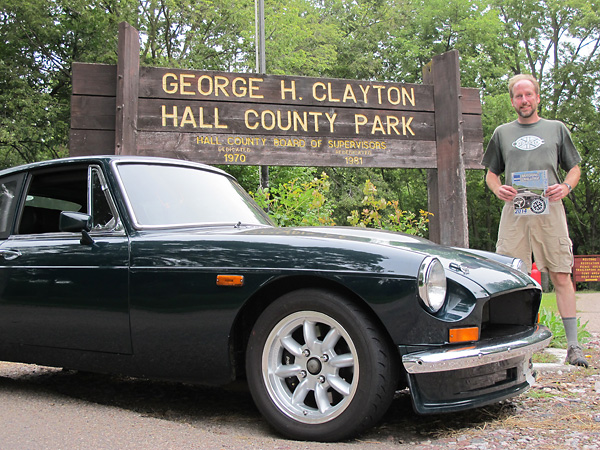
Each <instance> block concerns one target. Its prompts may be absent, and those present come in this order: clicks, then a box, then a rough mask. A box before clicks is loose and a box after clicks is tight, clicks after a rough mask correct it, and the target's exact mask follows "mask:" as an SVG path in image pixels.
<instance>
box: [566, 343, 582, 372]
mask: <svg viewBox="0 0 600 450" xmlns="http://www.w3.org/2000/svg"><path fill="white" fill-rule="evenodd" d="M565 362H566V363H569V364H572V365H574V366H583V367H587V366H588V363H587V361H586V359H585V356H583V351H582V350H581V347H580V346H579V345H570V346H569V349H568V350H567V359H566V360H565Z"/></svg>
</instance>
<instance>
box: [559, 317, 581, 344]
mask: <svg viewBox="0 0 600 450" xmlns="http://www.w3.org/2000/svg"><path fill="white" fill-rule="evenodd" d="M562 321H563V325H564V327H565V335H566V336H567V345H568V346H569V347H570V346H571V345H578V344H579V342H578V341H577V317H563V319H562Z"/></svg>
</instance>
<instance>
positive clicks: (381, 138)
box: [70, 23, 483, 246]
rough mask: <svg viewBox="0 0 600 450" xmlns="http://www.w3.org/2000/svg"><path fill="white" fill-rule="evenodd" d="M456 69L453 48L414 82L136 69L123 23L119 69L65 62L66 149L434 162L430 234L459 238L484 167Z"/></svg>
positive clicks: (319, 161)
mask: <svg viewBox="0 0 600 450" xmlns="http://www.w3.org/2000/svg"><path fill="white" fill-rule="evenodd" d="M458 69H459V67H458V53H457V52H449V53H446V54H443V55H440V56H438V57H436V58H434V59H433V61H432V62H431V63H430V64H429V65H428V66H427V67H426V68H425V69H424V80H425V84H422V85H418V84H401V83H387V82H376V81H357V80H340V79H323V78H309V77H294V76H276V75H265V74H242V73H225V72H212V71H210V72H209V71H198V70H185V69H166V68H156V67H140V66H139V36H138V33H137V31H136V30H135V29H133V28H132V27H131V26H129V25H128V24H126V23H123V24H121V26H120V29H119V62H118V64H117V65H116V66H113V65H101V64H82V63H76V64H74V65H73V96H72V103H71V138H70V153H71V155H72V156H76V155H90V154H127V155H145V156H163V157H172V158H180V159H186V160H192V161H199V162H203V163H207V164H246V165H284V166H329V167H390V168H393V167H395V168H426V169H432V170H433V172H432V174H431V176H430V177H429V179H430V181H429V183H430V184H429V188H430V195H429V197H430V205H429V210H430V212H432V213H434V214H435V215H434V218H435V219H434V221H433V223H432V224H431V228H430V237H431V238H432V240H436V241H438V242H441V243H446V244H450V245H464V246H468V230H467V221H466V187H465V180H464V170H465V169H468V168H480V167H481V166H480V160H481V155H482V151H483V147H482V140H483V133H482V126H481V103H480V100H479V91H478V90H477V89H466V88H461V87H460V77H459V72H458ZM439 204H443V205H444V208H442V209H440V208H438V206H437V205H439ZM445 216H447V217H445ZM439 223H445V224H450V223H453V226H447V227H443V229H442V227H439Z"/></svg>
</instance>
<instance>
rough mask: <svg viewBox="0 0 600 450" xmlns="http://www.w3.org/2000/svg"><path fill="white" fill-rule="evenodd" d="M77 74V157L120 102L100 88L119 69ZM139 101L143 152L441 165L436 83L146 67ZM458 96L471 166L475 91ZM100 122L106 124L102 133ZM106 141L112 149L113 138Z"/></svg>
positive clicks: (287, 161) (235, 159) (208, 159)
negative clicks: (100, 93) (438, 161)
mask: <svg viewBox="0 0 600 450" xmlns="http://www.w3.org/2000/svg"><path fill="white" fill-rule="evenodd" d="M73 71H74V95H73V100H72V136H71V153H72V154H73V150H74V149H77V146H78V144H82V143H83V141H85V142H87V143H88V144H89V143H90V142H96V143H100V142H103V141H102V140H101V139H100V136H96V139H94V138H93V136H91V135H93V134H95V133H97V132H98V131H100V134H104V133H103V132H104V131H110V130H114V120H111V119H114V109H115V104H114V103H112V104H110V102H109V101H107V100H108V99H109V97H104V96H102V97H96V98H95V97H94V91H98V89H99V88H100V87H101V86H106V87H107V91H110V90H111V89H112V90H113V93H114V89H115V87H114V84H115V82H114V80H115V79H116V73H115V71H116V67H114V66H106V65H97V64H75V65H74V69H73ZM103 73H104V74H105V77H104V79H102V78H103V77H102V74H103ZM90 78H91V79H90ZM76 80H79V83H77V84H76V83H75V81H76ZM92 80H93V81H92ZM111 80H112V86H110V87H109V85H110V84H111ZM96 95H97V93H96ZM113 95H114V94H113ZM137 102H138V104H137V136H136V147H137V149H136V152H135V153H136V154H139V155H153V156H167V157H169V156H170V157H175V158H183V159H189V160H196V161H201V162H204V163H208V164H250V165H265V164H266V165H289V166H364V167H421V168H434V167H436V130H435V120H434V97H433V86H432V85H417V84H398V83H385V82H374V81H356V80H340V79H323V78H308V77H290V76H276V75H258V74H239V73H224V72H206V71H195V70H175V69H162V68H153V67H142V68H140V69H139V91H138V100H137ZM461 103H462V107H463V108H462V109H463V119H464V139H465V158H464V161H465V167H466V168H469V167H479V161H480V158H481V141H482V132H481V117H480V111H481V106H480V103H479V92H478V90H476V89H464V88H463V89H462V100H461ZM111 111H112V117H111ZM100 119H104V120H105V126H104V127H100V130H98V128H97V125H98V123H99V120H100ZM94 122H95V123H94ZM94 126H96V131H94ZM103 146H104V147H106V149H107V151H106V152H108V153H115V151H114V149H113V148H112V147H113V146H114V138H112V139H111V138H109V139H108V140H107V141H106V142H103ZM109 146H110V147H109ZM76 153H77V152H76ZM83 153H84V154H85V153H86V152H85V150H84V151H83Z"/></svg>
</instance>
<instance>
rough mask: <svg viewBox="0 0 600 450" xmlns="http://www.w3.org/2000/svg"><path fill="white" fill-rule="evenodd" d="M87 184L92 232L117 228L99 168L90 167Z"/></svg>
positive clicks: (107, 191) (109, 198)
mask: <svg viewBox="0 0 600 450" xmlns="http://www.w3.org/2000/svg"><path fill="white" fill-rule="evenodd" d="M89 182H90V200H89V204H90V211H89V213H90V215H91V216H92V231H99V230H114V229H115V228H117V226H118V220H117V215H116V212H115V211H116V209H115V207H114V204H113V202H112V198H111V196H110V194H109V190H108V185H107V184H106V181H105V180H104V176H103V175H102V171H101V170H100V168H99V167H96V166H92V167H90V171H89Z"/></svg>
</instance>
